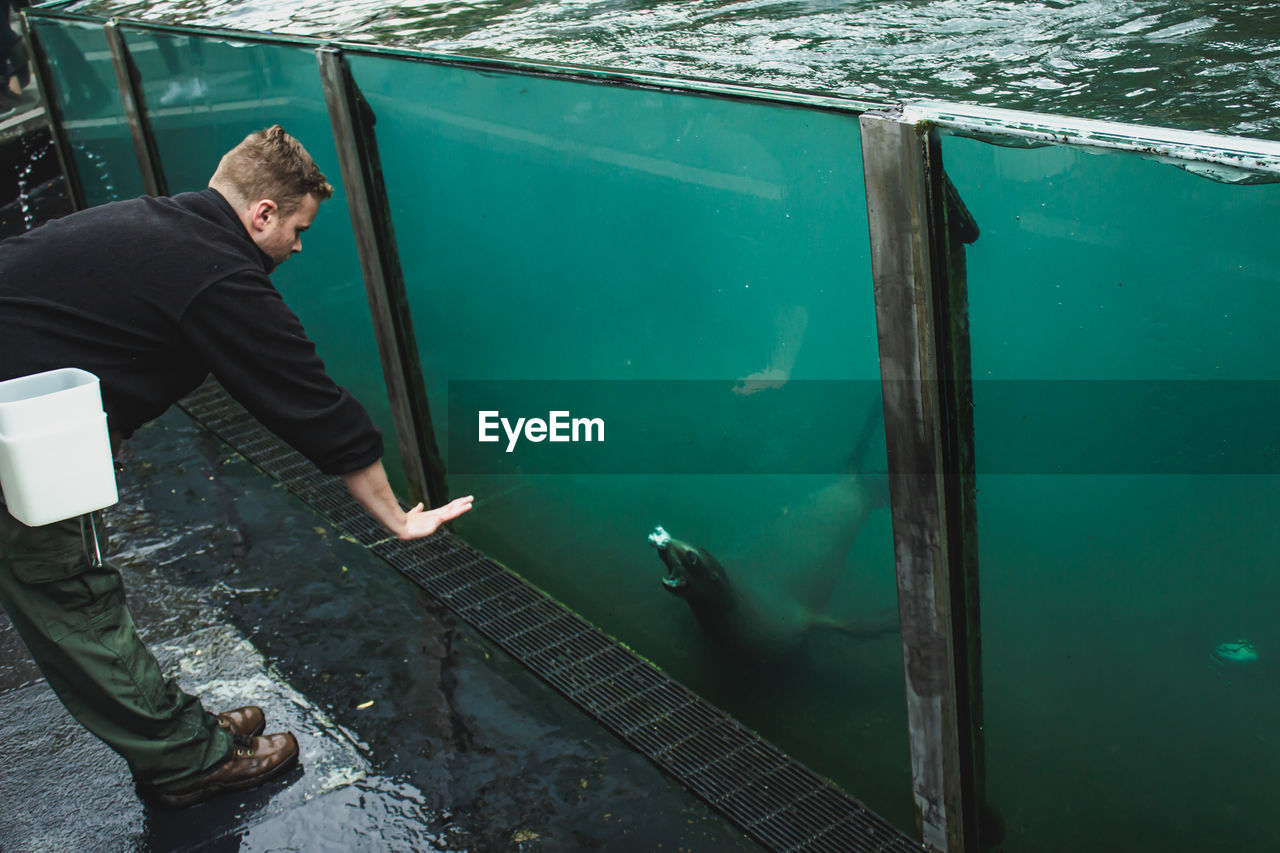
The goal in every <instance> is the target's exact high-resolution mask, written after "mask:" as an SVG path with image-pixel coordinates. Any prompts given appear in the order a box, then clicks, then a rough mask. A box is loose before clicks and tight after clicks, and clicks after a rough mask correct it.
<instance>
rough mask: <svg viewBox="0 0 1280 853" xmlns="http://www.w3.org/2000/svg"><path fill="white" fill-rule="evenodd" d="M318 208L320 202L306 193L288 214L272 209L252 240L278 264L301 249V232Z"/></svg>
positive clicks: (309, 225)
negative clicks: (284, 214)
mask: <svg viewBox="0 0 1280 853" xmlns="http://www.w3.org/2000/svg"><path fill="white" fill-rule="evenodd" d="M319 209H320V202H319V201H318V200H317V199H316V197H315V196H313V195H310V194H308V195H307V196H306V197H304V198H303V199H302V203H301V204H299V205H298V207H297V209H296V210H294V211H293V213H290V214H289V215H288V216H281V215H280V211H279V209H275V210H272V211H270V212H269V213H268V214H267V215H266V216H265V220H266V221H265V222H264V223H263V227H262V228H261V229H260V230H258V231H257V232H256V233H255V234H254V238H253V242H255V243H257V244H258V248H259V249H261V250H262V251H264V252H266V253H267V254H268V255H270V256H271V259H272V260H273V261H275V262H276V265H277V266H279V265H280V264H282V263H284V262H285V261H287V260H289V256H290V255H292V254H293V253H294V252H301V251H302V232H303V231H306V230H307V229H308V228H310V227H311V222H312V221H313V220H314V219H315V218H316V212H317V211H318V210H319Z"/></svg>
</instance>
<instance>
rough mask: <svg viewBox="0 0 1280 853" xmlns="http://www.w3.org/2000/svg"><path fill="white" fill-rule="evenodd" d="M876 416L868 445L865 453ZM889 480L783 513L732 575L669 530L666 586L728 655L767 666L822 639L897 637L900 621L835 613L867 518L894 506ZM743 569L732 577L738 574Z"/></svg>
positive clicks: (836, 487) (845, 488) (851, 487)
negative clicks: (838, 589) (815, 637)
mask: <svg viewBox="0 0 1280 853" xmlns="http://www.w3.org/2000/svg"><path fill="white" fill-rule="evenodd" d="M879 423H880V416H879V413H878V412H877V411H873V412H872V413H871V415H869V417H868V427H866V428H864V430H863V436H862V437H861V440H860V442H859V450H858V452H857V454H856V455H857V456H861V455H863V454H864V453H865V449H866V446H867V445H868V444H869V439H870V429H871V428H872V427H874V426H875V425H878V424H879ZM886 484H887V478H886V477H884V476H874V477H869V476H863V475H858V474H845V475H843V476H840V477H838V478H837V479H836V480H835V482H832V483H830V484H828V485H827V486H825V487H824V488H822V489H820V490H818V491H816V492H814V493H812V494H810V495H809V496H808V497H807V499H806V500H804V501H802V502H801V503H800V504H799V505H797V506H786V507H783V508H782V509H781V510H780V511H779V512H778V513H777V514H776V516H775V518H774V519H773V520H772V521H771V522H770V523H769V524H767V525H765V526H764V529H763V530H761V531H759V533H758V535H756V536H754V537H751V538H750V539H749V540H746V541H743V542H739V543H737V545H738V547H737V548H736V549H735V551H738V552H740V553H739V555H738V561H737V563H734V562H732V561H731V562H730V563H729V564H728V565H726V564H725V563H724V562H722V561H721V560H720V559H718V558H717V557H716V556H715V555H713V554H712V553H711V552H710V551H708V550H707V549H706V548H703V547H701V546H698V545H695V544H692V543H690V542H685V541H683V540H680V539H676V538H674V537H673V536H671V534H669V533H668V532H667V531H666V530H664V529H663V528H662V527H660V526H659V527H656V528H654V530H653V532H652V533H650V534H649V544H650V545H652V546H653V547H654V549H656V550H657V552H658V557H659V558H660V559H661V560H662V563H663V566H665V568H666V575H665V576H664V577H663V578H662V584H663V586H664V587H665V588H666V590H667V591H668V592H670V593H672V594H673V595H676V596H678V597H680V598H682V599H683V600H684V602H685V604H687V605H688V606H689V609H690V611H691V612H692V614H693V617H694V619H696V620H697V622H698V624H699V626H700V627H701V629H702V632H703V633H704V634H705V635H706V637H707V638H708V640H710V641H711V643H712V644H713V645H714V646H716V647H717V648H720V649H722V650H724V651H726V652H729V653H732V654H734V655H735V656H736V655H742V656H743V657H742V659H744V660H753V661H759V660H762V659H767V658H772V657H777V656H779V655H782V654H785V653H787V652H790V651H793V650H794V649H796V648H797V647H798V646H799V645H800V644H801V643H802V642H804V640H805V639H806V638H807V637H808V636H810V635H811V634H812V633H813V632H814V631H818V630H822V631H835V632H838V633H841V634H844V635H846V636H849V637H855V638H858V639H871V638H874V637H880V636H884V635H886V634H892V633H896V632H897V630H898V621H897V617H896V614H887V615H880V616H877V617H875V618H869V619H868V620H866V621H864V622H849V621H845V620H841V619H837V618H834V617H832V616H831V615H829V614H828V613H826V612H825V608H826V606H827V603H828V602H829V600H830V598H831V594H832V592H833V590H834V588H835V586H836V584H837V583H838V582H839V580H840V578H841V576H842V575H843V573H844V571H845V569H846V566H847V562H848V558H849V553H850V551H851V550H852V548H853V545H854V542H855V541H856V540H857V538H858V535H859V534H860V533H861V531H862V527H863V525H864V523H865V522H866V519H867V516H868V515H869V514H870V513H871V512H872V511H873V510H875V509H877V508H880V507H883V506H886V505H887V503H888V490H887V488H886ZM731 566H732V567H733V568H730V567H731Z"/></svg>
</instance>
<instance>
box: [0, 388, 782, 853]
mask: <svg viewBox="0 0 1280 853" xmlns="http://www.w3.org/2000/svg"><path fill="white" fill-rule="evenodd" d="M124 458H125V461H126V465H127V470H126V471H125V472H124V473H123V474H121V475H120V491H121V500H120V503H119V504H117V505H116V506H115V507H113V508H111V509H110V510H108V511H107V520H108V524H109V525H110V527H111V543H110V551H109V554H110V557H109V558H110V559H111V560H112V561H113V562H114V563H115V564H116V565H117V566H119V567H120V569H121V571H122V572H123V573H124V576H125V582H126V585H127V588H128V590H129V600H130V606H131V609H132V611H133V614H134V617H135V619H136V621H137V622H138V625H139V629H140V631H141V632H142V634H143V637H144V638H145V639H146V640H147V642H148V643H149V644H150V645H151V647H152V649H153V651H155V653H156V655H157V657H158V658H159V659H160V661H161V663H162V665H164V666H165V668H166V671H167V672H169V673H170V674H173V675H175V676H176V677H177V678H178V679H179V682H180V683H181V684H182V685H183V687H184V688H185V689H187V690H188V691H189V692H194V693H197V694H198V695H200V696H201V697H202V698H203V699H204V700H205V702H206V705H207V706H209V707H210V708H212V709H213V710H215V711H216V710H225V709H227V708H232V707H235V706H237V705H242V704H246V703H250V702H253V703H257V704H261V705H262V706H263V707H264V708H265V709H266V711H267V717H268V727H267V730H268V731H278V730H283V729H289V730H292V731H294V732H295V733H296V734H297V735H298V739H299V743H300V745H301V749H302V764H301V766H300V767H299V768H298V769H297V770H295V771H293V772H292V773H291V774H289V775H288V776H287V777H285V778H283V779H281V780H278V781H276V782H273V783H271V784H269V785H268V786H266V787H264V788H263V789H259V790H255V791H250V792H246V793H244V794H241V795H224V796H222V797H219V798H215V799H214V800H211V801H209V802H207V803H204V804H202V805H199V806H195V807H193V808H190V809H186V810H184V811H181V812H169V811H165V810H163V809H159V808H154V807H152V806H149V805H146V804H144V803H142V802H140V801H139V800H138V798H137V796H136V794H135V793H134V789H133V786H132V782H131V781H130V778H129V774H128V771H127V769H126V767H125V765H124V762H123V760H122V759H120V758H119V757H118V756H116V755H115V754H114V753H112V752H111V751H110V750H108V749H107V748H106V747H105V746H103V745H102V744H101V743H100V742H98V741H97V740H96V739H94V738H93V737H92V736H91V735H89V734H88V733H87V732H85V731H84V730H83V729H81V728H80V727H79V726H78V725H77V724H76V723H75V722H74V721H73V720H72V719H71V718H70V717H69V716H68V715H67V713H66V712H65V711H64V710H63V708H62V706H61V705H60V704H59V703H58V701H57V699H56V697H54V695H53V693H52V692H51V691H50V690H49V688H48V686H47V684H46V683H45V682H44V681H43V679H41V678H40V674H39V672H38V670H37V669H36V668H35V667H34V665H33V664H32V663H31V661H30V658H29V657H28V655H27V652H26V649H25V648H24V647H23V645H22V643H21V641H20V640H19V638H18V637H17V635H16V633H15V632H14V631H13V629H12V626H11V625H10V624H9V622H8V619H7V618H6V617H4V616H3V614H0V851H6V853H8V851H99V850H101V851H176V850H200V851H231V850H245V851H258V850H261V851H267V850H290V851H329V850H333V851H364V850H396V851H399V850H415V851H417V850H421V851H435V850H439V851H490V850H492V851H506V850H511V851H560V850H567V851H572V850H609V851H747V850H756V849H758V848H756V847H755V846H754V845H753V844H752V843H751V842H749V841H748V840H747V839H745V838H744V837H743V836H742V835H741V834H740V833H739V832H738V831H737V830H735V829H734V828H733V827H732V826H730V825H729V824H728V823H727V822H726V821H724V820H723V819H721V818H720V817H719V816H717V815H716V814H715V813H714V812H711V811H710V810H709V809H708V808H707V807H705V806H704V805H703V804H702V803H701V802H700V801H698V800H696V799H695V798H694V797H692V796H691V795H690V794H688V793H687V792H686V791H685V790H684V789H683V788H681V787H680V786H678V785H676V784H675V783H673V782H671V781H670V780H669V779H667V777H665V776H663V775H662V774H661V773H660V772H659V771H658V770H657V769H655V768H654V767H653V766H652V765H651V764H649V763H648V762H647V761H646V760H645V759H643V758H642V757H640V756H639V755H637V754H636V753H634V752H632V751H630V750H629V749H627V748H626V747H625V746H623V745H622V744H621V743H620V742H618V741H617V740H616V739H615V738H614V737H613V736H612V735H610V734H609V733H608V732H606V731H604V730H603V729H602V728H600V727H599V726H597V725H596V724H595V723H594V722H593V721H591V720H590V719H589V718H587V717H586V716H585V715H583V714H581V713H580V712H579V711H578V710H577V709H576V708H574V707H573V706H571V705H570V704H569V703H567V702H566V701H564V700H563V699H561V698H560V697H559V696H558V695H557V694H555V693H554V692H553V691H551V690H550V688H548V687H546V686H545V685H544V684H543V683H542V682H541V681H539V680H538V679H537V678H535V677H534V676H533V675H531V674H530V673H528V672H527V671H526V670H524V669H523V668H522V667H520V666H519V665H518V664H516V663H514V662H512V661H511V660H510V659H508V658H507V657H506V656H505V655H504V654H503V653H502V652H500V651H499V650H497V649H496V648H494V647H493V646H491V645H490V644H489V643H488V642H486V641H485V640H483V639H482V638H481V637H479V636H478V635H477V634H476V633H475V632H473V631H472V630H471V629H469V628H468V627H467V626H465V625H464V624H462V623H460V622H458V621H457V620H456V619H454V618H453V617H452V616H451V615H450V614H448V613H447V611H445V610H444V609H443V608H441V607H440V606H439V605H437V604H436V603H434V602H433V601H431V600H430V599H429V598H428V597H427V596H426V595H425V593H423V592H422V591H421V590H419V589H418V588H417V587H416V586H414V585H413V584H411V583H410V582H409V581H408V580H406V579H404V578H403V577H401V576H400V575H399V574H398V573H397V572H396V571H395V570H394V569H392V568H391V567H390V566H388V565H387V564H386V563H384V562H383V561H382V560H380V559H379V558H377V557H375V556H373V555H372V554H370V553H368V552H367V551H365V550H364V548H362V547H361V546H360V545H358V544H356V543H355V542H352V541H350V540H347V539H344V538H343V537H342V535H340V534H339V533H338V532H336V531H335V530H334V529H333V528H331V527H329V526H328V525H327V524H326V523H325V522H324V520H323V519H321V518H320V517H319V516H317V515H315V514H313V513H312V512H311V511H310V510H309V509H308V508H307V507H306V506H304V505H303V504H301V503H300V502H298V501H297V500H296V499H294V498H293V497H291V496H290V495H288V494H287V493H286V492H285V491H284V490H283V489H282V488H280V487H279V486H278V485H277V484H275V483H274V481H272V480H270V479H269V478H267V477H265V476H264V475H262V474H261V473H260V472H258V471H257V469H255V468H253V467H252V466H251V465H249V464H248V463H247V462H245V461H244V460H243V459H242V458H241V457H239V456H238V455H236V454H235V453H234V452H233V451H231V450H229V449H228V448H227V447H226V446H225V445H222V444H220V443H219V442H218V441H217V440H216V439H214V438H212V437H211V436H210V435H209V434H208V433H206V432H204V431H203V430H202V429H200V428H199V427H197V426H196V425H195V424H194V423H193V422H191V421H190V419H188V418H187V417H186V416H185V415H183V414H182V413H180V412H177V411H173V412H170V413H169V414H168V415H166V416H165V417H163V418H161V419H160V420H159V421H157V422H155V423H154V424H152V425H150V426H148V427H146V428H145V429H143V430H142V431H140V432H139V433H138V435H137V436H135V438H134V439H133V440H132V441H131V442H129V444H128V446H127V447H126V451H125V454H124ZM477 511H479V510H477Z"/></svg>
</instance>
